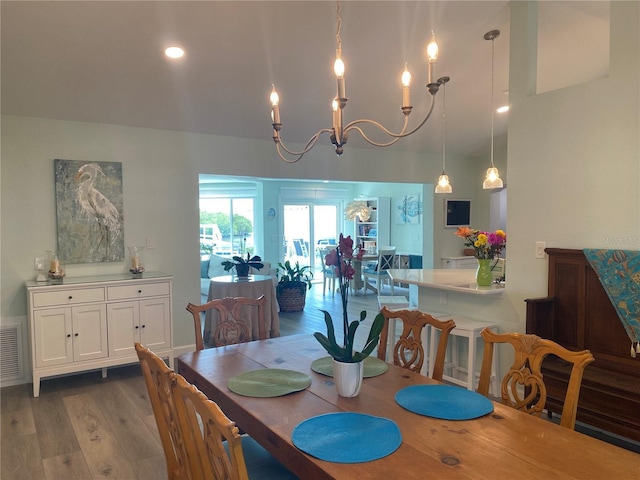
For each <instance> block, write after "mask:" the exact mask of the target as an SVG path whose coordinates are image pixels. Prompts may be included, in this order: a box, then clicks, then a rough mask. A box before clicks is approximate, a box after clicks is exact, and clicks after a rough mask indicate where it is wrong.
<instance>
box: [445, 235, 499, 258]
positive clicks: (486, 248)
mask: <svg viewBox="0 0 640 480" xmlns="http://www.w3.org/2000/svg"><path fill="white" fill-rule="evenodd" d="M456 236H458V237H461V238H464V239H465V240H466V242H465V243H464V244H465V246H467V247H471V248H473V250H474V254H473V256H474V257H476V258H478V259H481V260H491V259H494V258H496V257H497V256H499V255H500V252H502V250H504V248H505V247H506V246H507V234H506V233H504V231H503V230H496V231H495V232H483V231H481V230H476V229H474V228H469V227H458V230H457V231H456Z"/></svg>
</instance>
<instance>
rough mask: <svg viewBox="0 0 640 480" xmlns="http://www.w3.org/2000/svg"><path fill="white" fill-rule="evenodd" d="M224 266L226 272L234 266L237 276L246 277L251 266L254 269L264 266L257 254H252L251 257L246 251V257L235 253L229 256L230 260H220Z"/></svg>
mask: <svg viewBox="0 0 640 480" xmlns="http://www.w3.org/2000/svg"><path fill="white" fill-rule="evenodd" d="M222 265H223V266H224V271H225V272H228V271H229V270H231V269H232V268H235V270H236V274H237V275H238V278H247V277H248V276H249V270H250V269H251V267H253V268H255V269H256V270H260V269H261V268H262V267H264V263H262V259H261V258H260V257H259V256H258V255H254V256H253V257H252V256H251V255H250V254H249V253H247V258H246V259H245V258H243V257H240V256H237V255H234V256H233V257H231V260H225V261H224V262H222Z"/></svg>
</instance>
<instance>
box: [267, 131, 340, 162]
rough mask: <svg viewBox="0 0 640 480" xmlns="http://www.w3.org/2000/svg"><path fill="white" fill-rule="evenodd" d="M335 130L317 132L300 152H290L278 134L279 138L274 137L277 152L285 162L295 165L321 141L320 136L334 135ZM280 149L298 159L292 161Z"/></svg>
mask: <svg viewBox="0 0 640 480" xmlns="http://www.w3.org/2000/svg"><path fill="white" fill-rule="evenodd" d="M332 132H333V130H332V129H330V128H323V129H322V130H320V131H318V132H316V133H315V134H314V135H313V136H312V137H311V138H310V139H309V140H308V141H307V143H306V144H305V146H304V148H303V149H302V150H300V151H295V150H289V149H288V148H287V146H286V145H285V144H284V142H283V141H282V138H281V137H280V134H279V133H278V136H277V137H274V141H275V143H276V151H277V152H278V156H279V157H280V158H281V159H282V160H283V161H285V162H287V163H295V162H297V161H298V160H300V159H301V158H302V157H303V156H304V154H305V153H307V152H308V151H309V150H311V149H312V148H313V147H314V146H315V144H316V143H317V141H318V140H319V139H320V135H322V134H323V133H332ZM280 149H282V150H284V151H285V152H287V153H288V154H289V155H292V156H294V157H297V158H295V159H290V158H286V157H285V156H284V155H283V154H282V152H281V151H280Z"/></svg>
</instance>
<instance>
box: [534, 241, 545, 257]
mask: <svg viewBox="0 0 640 480" xmlns="http://www.w3.org/2000/svg"><path fill="white" fill-rule="evenodd" d="M546 246H547V243H546V242H536V253H535V258H546V257H547V254H546V253H545V251H544V249H545V247H546Z"/></svg>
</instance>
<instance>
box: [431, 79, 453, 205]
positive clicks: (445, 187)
mask: <svg viewBox="0 0 640 480" xmlns="http://www.w3.org/2000/svg"><path fill="white" fill-rule="evenodd" d="M449 80H451V78H449V77H442V78H439V79H438V83H440V84H441V85H442V175H440V177H439V178H438V183H437V185H436V192H435V193H451V192H452V191H453V190H452V189H451V184H450V183H449V176H448V175H447V174H446V173H445V160H446V156H447V82H448V81H449Z"/></svg>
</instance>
